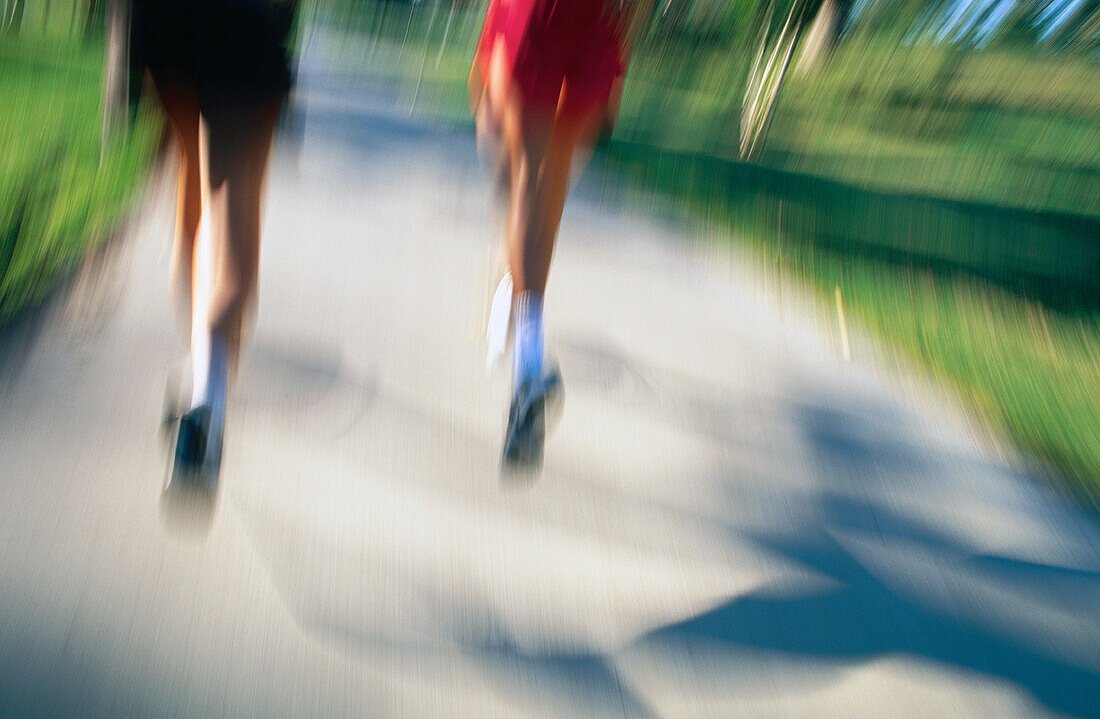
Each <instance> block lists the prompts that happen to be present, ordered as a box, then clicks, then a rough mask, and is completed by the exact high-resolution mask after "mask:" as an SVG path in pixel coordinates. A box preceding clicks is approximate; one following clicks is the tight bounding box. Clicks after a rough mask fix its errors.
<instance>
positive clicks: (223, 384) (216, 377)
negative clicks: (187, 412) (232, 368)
mask: <svg viewBox="0 0 1100 719" xmlns="http://www.w3.org/2000/svg"><path fill="white" fill-rule="evenodd" d="M191 366H192V369H193V371H194V375H195V377H194V386H193V388H192V390H191V408H192V409H194V408H195V407H199V406H201V405H207V406H208V407H210V409H211V411H212V412H213V414H214V416H215V417H216V418H218V419H221V418H224V417H225V405H226V397H227V395H228V394H229V343H228V342H226V340H225V337H223V336H222V335H221V334H219V333H217V332H196V333H195V336H194V337H193V338H192V340H191Z"/></svg>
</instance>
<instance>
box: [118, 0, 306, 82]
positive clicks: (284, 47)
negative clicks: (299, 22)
mask: <svg viewBox="0 0 1100 719" xmlns="http://www.w3.org/2000/svg"><path fill="white" fill-rule="evenodd" d="M296 6H297V3H296V2H293V1H288V0H134V4H133V15H132V18H131V34H130V62H131V70H132V71H133V72H136V73H141V72H144V70H145V69H148V70H149V72H150V74H151V75H152V76H153V80H154V82H156V83H157V84H158V85H160V84H165V85H175V86H177V87H180V86H182V87H184V88H188V89H193V90H194V91H195V92H196V94H198V95H200V96H201V95H204V94H206V93H208V92H229V93H234V94H246V95H253V94H255V95H256V96H262V97H270V96H274V95H280V96H281V95H283V94H285V93H286V92H287V90H288V89H289V88H290V79H291V74H290V48H289V45H290V37H291V31H292V28H293V26H294V15H295V9H296Z"/></svg>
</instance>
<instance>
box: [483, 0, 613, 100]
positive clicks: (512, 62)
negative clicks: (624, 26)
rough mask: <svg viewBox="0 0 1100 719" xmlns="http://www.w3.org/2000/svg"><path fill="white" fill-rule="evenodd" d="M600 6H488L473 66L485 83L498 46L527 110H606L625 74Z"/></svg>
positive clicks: (506, 1) (552, 2) (598, 2)
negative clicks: (600, 108) (615, 85)
mask: <svg viewBox="0 0 1100 719" xmlns="http://www.w3.org/2000/svg"><path fill="white" fill-rule="evenodd" d="M606 4H607V3H605V2H604V0H492V2H491V3H490V4H489V12H488V14H487V15H486V17H485V28H484V30H482V33H481V42H480V43H479V44H478V49H477V58H476V60H475V62H476V63H477V67H478V69H479V70H480V71H481V76H482V78H483V79H487V78H488V77H489V67H490V65H491V64H492V54H493V50H494V48H495V47H497V43H498V42H499V41H501V40H503V51H504V52H505V53H506V57H505V62H504V65H505V66H506V67H507V69H508V72H509V73H510V75H511V77H510V80H511V82H513V83H514V84H515V85H516V86H517V87H518V88H519V91H520V93H521V94H522V96H523V99H524V101H526V102H527V103H528V104H529V105H531V106H533V107H536V108H541V109H545V110H549V111H553V110H554V109H558V110H559V111H561V112H583V111H587V110H591V109H594V108H597V107H600V106H602V105H606V104H607V101H608V98H609V97H610V95H611V89H612V87H613V86H614V84H615V81H616V80H617V79H618V78H620V77H621V76H622V74H623V71H624V69H625V68H624V66H623V57H622V54H623V53H622V40H621V34H620V30H619V27H618V22H617V20H618V19H617V17H616V15H615V14H614V12H610V11H608V10H606V9H605V5H606Z"/></svg>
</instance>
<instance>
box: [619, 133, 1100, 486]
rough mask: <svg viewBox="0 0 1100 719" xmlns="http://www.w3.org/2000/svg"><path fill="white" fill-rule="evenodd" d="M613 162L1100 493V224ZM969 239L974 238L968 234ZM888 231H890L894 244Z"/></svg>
mask: <svg viewBox="0 0 1100 719" xmlns="http://www.w3.org/2000/svg"><path fill="white" fill-rule="evenodd" d="M608 161H609V162H610V164H611V166H612V168H613V169H614V170H616V171H617V172H619V173H620V174H621V175H623V176H625V177H628V178H630V182H631V184H632V185H633V186H634V187H635V188H636V189H640V190H641V191H643V192H645V193H647V194H648V195H649V196H650V197H652V196H653V195H657V196H660V197H663V198H665V201H667V202H670V203H672V204H673V206H675V207H678V208H681V209H686V210H687V211H688V212H689V213H691V214H694V215H696V216H699V217H706V218H707V220H708V225H709V228H710V230H711V231H712V232H714V233H715V234H716V235H717V236H718V237H725V238H727V241H731V242H732V241H736V242H739V243H741V244H742V245H746V246H748V247H749V248H751V249H753V250H754V251H755V253H756V255H757V256H758V257H759V258H760V260H761V266H762V267H775V266H779V267H780V268H781V271H782V272H783V273H785V274H786V275H787V276H793V277H795V278H797V279H798V280H800V281H802V282H804V283H805V284H806V285H807V286H809V287H811V288H813V289H814V290H815V291H817V292H818V293H820V297H821V299H822V301H823V302H824V303H828V305H827V306H831V305H832V303H833V297H834V291H835V290H836V288H840V291H841V294H842V297H843V301H844V306H845V310H846V312H848V313H849V314H850V315H853V316H854V317H855V318H856V319H857V321H859V322H860V323H861V324H862V325H863V326H865V327H867V328H869V329H871V330H872V331H873V332H874V333H876V334H877V335H878V336H879V337H881V338H883V339H884V340H885V343H884V344H885V346H886V347H888V348H890V349H892V350H894V351H896V352H898V353H899V355H900V356H903V357H905V358H907V359H908V360H909V361H908V362H906V364H907V365H908V366H913V365H915V366H917V367H922V368H924V370H925V371H927V372H928V373H929V374H931V375H932V376H933V377H934V378H935V379H937V380H939V381H940V382H942V383H944V384H946V385H947V386H949V387H951V388H952V389H953V390H954V391H955V393H956V394H957V395H958V396H959V397H960V398H961V399H962V401H963V403H964V404H965V405H966V406H967V407H969V408H970V409H971V410H973V411H974V412H975V413H976V414H977V416H980V417H981V418H983V419H984V420H985V421H986V423H987V425H988V426H989V427H990V428H991V429H992V430H993V432H994V434H996V435H999V436H1002V437H1008V438H1010V439H1011V440H1012V441H1013V442H1014V443H1015V444H1016V445H1017V446H1018V447H1020V448H1021V449H1023V450H1024V452H1025V453H1027V454H1029V455H1031V456H1032V457H1033V458H1036V459H1038V460H1040V462H1042V463H1045V464H1046V465H1047V466H1048V467H1051V468H1053V469H1055V470H1056V473H1057V474H1058V475H1059V476H1061V477H1062V478H1064V479H1065V480H1066V481H1067V482H1068V484H1069V486H1070V488H1071V489H1072V490H1074V491H1075V492H1076V493H1078V495H1079V496H1080V497H1082V499H1083V500H1084V501H1085V502H1086V503H1090V504H1094V505H1096V504H1098V499H1100V402H1097V401H1096V398H1097V397H1098V396H1100V288H1098V285H1097V281H1096V279H1095V277H1094V274H1095V268H1096V267H1097V266H1098V265H1100V243H1097V242H1093V241H1091V240H1093V239H1095V238H1097V237H1100V221H1097V220H1094V219H1088V218H1070V217H1060V216H1051V215H1049V214H1048V215H1043V214H1036V213H1031V212H1025V211H1020V210H1013V209H1005V208H996V207H988V206H981V205H974V204H965V203H958V202H951V201H943V200H930V199H927V198H919V197H913V196H911V195H908V194H905V193H896V194H885V193H880V192H872V191H868V190H866V189H864V188H859V187H854V186H851V185H846V184H842V183H836V182H832V181H825V180H821V179H818V178H812V177H806V176H803V175H799V174H797V173H787V172H783V171H776V170H770V169H766V168H760V167H755V166H752V165H746V164H743V163H733V162H725V161H719V160H715V159H714V158H708V157H700V156H691V155H682V154H676V153H670V152H667V151H663V150H659V149H654V148H651V147H646V146H637V145H625V144H619V145H612V146H611V147H610V148H609V149H608ZM960 236H965V237H967V238H968V239H970V240H971V241H969V242H959V241H958V237H960ZM888 240H889V241H888Z"/></svg>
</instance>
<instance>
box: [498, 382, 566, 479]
mask: <svg viewBox="0 0 1100 719" xmlns="http://www.w3.org/2000/svg"><path fill="white" fill-rule="evenodd" d="M561 394H562V382H561V374H560V373H559V372H558V371H557V369H552V370H550V372H548V373H547V374H545V375H543V376H542V377H541V378H540V379H538V380H535V381H529V382H524V383H523V384H521V385H520V386H519V387H518V388H516V390H515V393H514V394H513V395H512V406H511V408H510V409H509V410H508V429H507V430H506V431H505V433H504V453H503V457H502V459H501V464H502V465H503V467H504V468H505V469H538V468H539V467H541V466H542V453H543V445H544V444H545V443H546V430H547V417H548V415H551V416H552V415H554V414H556V410H557V409H558V408H559V407H560V403H561V402H560V400H561Z"/></svg>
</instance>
